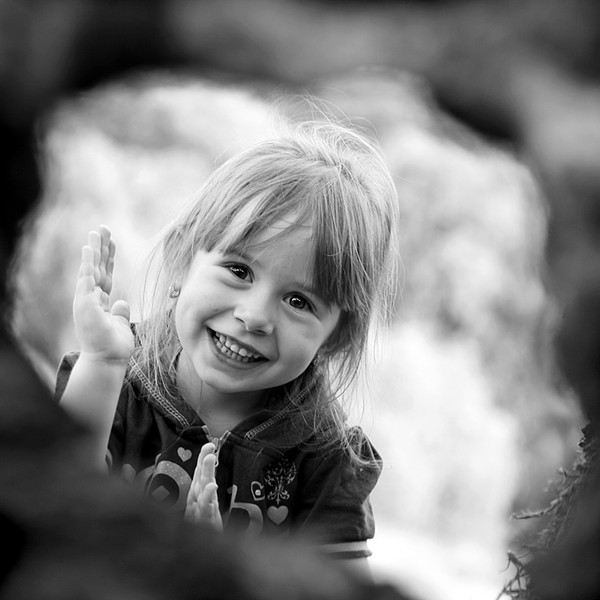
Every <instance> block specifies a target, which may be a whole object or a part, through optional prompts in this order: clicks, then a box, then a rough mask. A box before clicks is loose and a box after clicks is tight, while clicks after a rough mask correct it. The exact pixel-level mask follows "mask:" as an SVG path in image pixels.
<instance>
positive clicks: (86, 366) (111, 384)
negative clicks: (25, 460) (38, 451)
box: [61, 226, 134, 466]
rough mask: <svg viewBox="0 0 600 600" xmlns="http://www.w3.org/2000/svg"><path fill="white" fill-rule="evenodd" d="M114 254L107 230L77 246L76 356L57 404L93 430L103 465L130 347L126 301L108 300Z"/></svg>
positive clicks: (96, 454)
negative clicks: (78, 260)
mask: <svg viewBox="0 0 600 600" xmlns="http://www.w3.org/2000/svg"><path fill="white" fill-rule="evenodd" d="M114 257H115V243H114V241H113V240H112V239H111V234H110V231H109V230H108V229H107V228H106V227H104V226H100V228H99V230H98V231H97V232H96V231H92V232H90V234H89V236H88V243H87V245H85V246H83V248H82V251H81V264H80V267H79V273H78V276H77V284H76V287H75V299H74V301H73V320H74V324H75V333H76V335H77V339H78V340H79V345H80V357H79V360H78V361H77V363H76V364H75V366H74V367H73V371H72V373H71V376H70V377H69V381H68V383H67V386H66V388H65V391H64V394H63V396H62V399H61V405H62V406H63V407H64V408H65V409H66V410H68V411H69V412H70V413H71V414H72V415H73V416H74V417H76V418H77V419H79V420H80V421H81V422H83V423H84V424H85V425H87V426H88V427H89V428H90V430H91V432H92V434H93V447H92V449H91V453H92V456H91V459H92V460H93V461H94V462H95V463H96V464H98V465H99V466H100V465H103V464H104V460H105V455H106V447H107V444H108V438H109V435H110V429H111V426H112V422H113V419H114V414H115V410H116V406H117V402H118V399H119V394H120V391H121V387H122V385H123V378H124V376H125V371H126V369H127V363H128V362H129V358H130V356H131V353H132V352H133V345H134V341H133V332H132V331H131V328H130V326H129V305H128V304H127V303H126V302H124V301H122V300H119V301H117V302H115V303H114V304H113V306H112V307H110V305H109V296H110V292H111V289H112V277H113V268H114Z"/></svg>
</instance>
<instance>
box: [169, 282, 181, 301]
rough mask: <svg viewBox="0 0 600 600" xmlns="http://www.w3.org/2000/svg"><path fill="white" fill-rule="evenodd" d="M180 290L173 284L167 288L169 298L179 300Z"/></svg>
mask: <svg viewBox="0 0 600 600" xmlns="http://www.w3.org/2000/svg"><path fill="white" fill-rule="evenodd" d="M180 291H181V290H180V289H179V287H178V286H176V285H175V284H174V283H172V284H171V286H170V287H169V298H179V292H180Z"/></svg>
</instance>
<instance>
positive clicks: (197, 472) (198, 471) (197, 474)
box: [190, 442, 215, 500]
mask: <svg viewBox="0 0 600 600" xmlns="http://www.w3.org/2000/svg"><path fill="white" fill-rule="evenodd" d="M214 451H215V445H214V444H213V443H212V442H208V443H206V444H204V445H203V446H202V448H201V449H200V454H199V455H198V461H197V462H196V468H195V469H194V476H193V477H192V483H191V485H190V494H191V495H193V496H194V500H197V499H198V497H199V495H200V493H201V491H202V484H201V480H202V469H203V463H204V459H205V458H206V457H207V456H208V455H209V454H211V453H214Z"/></svg>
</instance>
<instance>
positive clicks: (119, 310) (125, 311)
mask: <svg viewBox="0 0 600 600" xmlns="http://www.w3.org/2000/svg"><path fill="white" fill-rule="evenodd" d="M110 314H111V315H113V316H114V317H119V318H121V319H123V320H124V321H126V322H127V323H129V317H130V314H131V311H130V310H129V304H128V303H127V302H125V300H117V301H116V302H115V303H114V304H113V305H112V307H111V309H110Z"/></svg>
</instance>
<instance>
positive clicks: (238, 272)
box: [227, 265, 251, 281]
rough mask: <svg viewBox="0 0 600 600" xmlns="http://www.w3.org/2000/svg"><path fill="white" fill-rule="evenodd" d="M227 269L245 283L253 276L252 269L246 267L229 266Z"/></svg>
mask: <svg viewBox="0 0 600 600" xmlns="http://www.w3.org/2000/svg"><path fill="white" fill-rule="evenodd" d="M227 268H228V269H229V270H230V271H231V272H232V273H233V274H234V275H235V276H236V277H237V278H238V279H242V280H243V281H245V280H246V279H248V278H249V277H250V276H251V273H250V269H249V268H248V267H245V266H244V265H227Z"/></svg>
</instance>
